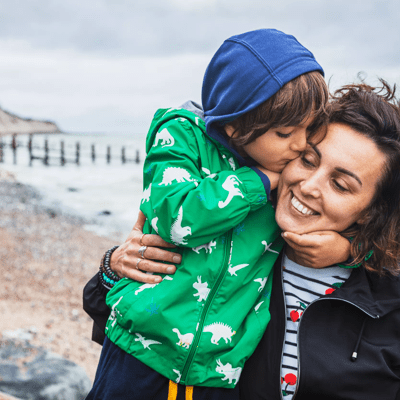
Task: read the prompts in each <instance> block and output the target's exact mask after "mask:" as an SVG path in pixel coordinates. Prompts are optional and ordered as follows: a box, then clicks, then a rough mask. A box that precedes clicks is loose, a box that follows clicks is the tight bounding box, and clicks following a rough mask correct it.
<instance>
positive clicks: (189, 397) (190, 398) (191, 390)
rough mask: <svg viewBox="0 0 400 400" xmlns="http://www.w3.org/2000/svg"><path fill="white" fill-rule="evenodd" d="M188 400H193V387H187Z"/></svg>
mask: <svg viewBox="0 0 400 400" xmlns="http://www.w3.org/2000/svg"><path fill="white" fill-rule="evenodd" d="M186 400H193V386H186Z"/></svg>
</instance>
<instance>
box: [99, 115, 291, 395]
mask: <svg viewBox="0 0 400 400" xmlns="http://www.w3.org/2000/svg"><path fill="white" fill-rule="evenodd" d="M146 150H147V157H146V160H145V164H144V196H143V199H142V201H141V210H142V211H143V212H144V214H145V215H146V217H147V226H145V231H144V232H146V233H158V234H159V235H160V236H161V237H162V238H163V239H164V240H166V241H168V242H171V243H174V244H176V245H177V246H179V250H178V251H179V252H180V254H182V263H181V265H179V266H178V267H177V271H176V273H175V274H174V275H167V276H164V277H163V280H162V281H161V283H159V284H143V283H139V282H134V281H132V280H129V279H126V278H125V279H122V280H121V281H120V282H119V283H118V284H117V285H116V286H115V287H114V288H113V289H112V290H111V291H110V292H109V294H108V296H107V304H108V306H109V307H110V308H111V310H112V311H111V316H110V318H109V320H108V323H107V328H106V334H107V336H108V337H109V338H110V340H111V341H112V342H114V343H115V344H116V345H117V346H119V347H120V348H122V349H123V350H124V351H126V352H127V353H129V354H131V355H133V356H134V357H136V358H137V359H139V360H140V361H141V362H143V363H145V364H146V365H148V366H149V367H151V368H153V369H154V370H156V371H157V372H159V373H160V374H162V375H164V376H166V377H167V378H169V379H170V380H173V381H175V382H179V383H181V384H184V385H197V386H213V387H226V388H232V387H234V386H235V385H236V383H237V382H238V380H239V377H240V373H241V371H242V368H243V364H244V362H245V361H246V360H247V359H248V357H249V356H250V355H251V354H252V353H253V351H254V349H255V348H256V346H257V344H258V342H259V341H260V339H261V337H262V335H263V333H264V331H265V328H266V326H267V324H268V322H269V320H270V313H269V302H270V292H271V285H272V267H273V265H274V262H275V260H276V258H277V257H278V253H279V252H280V251H281V249H282V246H283V240H282V239H281V236H280V230H279V228H278V226H277V224H276V222H275V213H274V210H273V207H272V206H271V204H270V203H269V202H268V201H267V194H266V192H265V187H264V185H263V183H262V181H261V179H260V177H259V176H258V174H257V173H256V172H255V171H254V170H252V169H251V168H249V167H240V168H239V165H238V161H237V159H236V158H235V156H234V155H233V154H232V153H231V152H230V151H229V150H228V149H227V148H226V147H224V146H223V145H221V144H220V143H219V142H218V141H216V140H214V139H212V138H210V137H209V136H208V135H207V134H206V131H205V124H204V121H203V120H202V119H201V118H199V117H198V116H197V115H196V114H194V113H192V112H190V111H187V110H184V109H161V110H158V111H157V113H156V114H155V117H154V119H153V122H152V125H151V127H150V131H149V134H148V137H147V143H146ZM266 356H267V355H266Z"/></svg>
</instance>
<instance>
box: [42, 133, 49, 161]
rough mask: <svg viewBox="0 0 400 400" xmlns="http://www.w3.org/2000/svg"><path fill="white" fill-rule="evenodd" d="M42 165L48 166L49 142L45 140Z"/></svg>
mask: <svg viewBox="0 0 400 400" xmlns="http://www.w3.org/2000/svg"><path fill="white" fill-rule="evenodd" d="M43 164H44V165H49V141H48V140H47V139H46V140H45V141H44V157H43Z"/></svg>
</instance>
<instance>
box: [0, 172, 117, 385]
mask: <svg viewBox="0 0 400 400" xmlns="http://www.w3.org/2000/svg"><path fill="white" fill-rule="evenodd" d="M0 215H1V217H0V243H1V246H0V266H1V272H2V273H1V277H2V279H1V283H0V313H1V315H2V318H0V334H1V335H2V336H3V337H4V338H7V337H13V336H15V335H17V336H21V335H22V336H24V335H25V336H26V337H27V338H29V341H30V342H31V343H32V344H33V345H37V346H42V347H45V348H46V349H48V350H50V351H52V352H54V353H57V354H59V355H61V356H62V357H64V358H66V359H68V360H71V361H73V362H75V363H77V364H78V365H80V366H82V367H83V368H84V369H85V370H86V372H87V374H88V376H89V377H90V378H91V379H92V380H93V379H94V376H95V371H96V366H97V362H98V358H99V355H100V351H101V346H99V345H98V344H96V343H94V342H92V341H91V339H90V338H91V329H92V322H91V319H90V318H89V317H88V316H87V315H86V314H85V312H84V311H83V309H82V290H83V287H84V285H85V283H86V282H87V281H88V280H89V279H90V278H91V277H92V276H93V275H94V274H95V273H96V272H97V270H98V265H99V262H100V259H101V257H102V255H103V253H104V252H105V251H106V250H107V249H108V248H110V247H112V246H113V245H115V244H119V243H117V242H116V241H115V240H112V239H110V238H108V237H100V236H97V235H96V234H95V233H93V232H90V231H88V230H86V229H84V226H85V224H86V223H87V221H85V220H84V219H82V218H81V217H77V216H74V215H70V214H66V213H65V212H63V211H62V210H61V209H57V208H54V207H53V208H49V207H48V206H45V205H43V203H42V201H41V196H40V194H39V192H37V191H36V190H35V189H34V188H33V187H31V186H29V185H23V184H21V183H19V182H18V181H17V180H16V179H15V177H14V176H13V174H12V173H9V172H6V171H4V170H0Z"/></svg>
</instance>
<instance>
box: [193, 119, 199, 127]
mask: <svg viewBox="0 0 400 400" xmlns="http://www.w3.org/2000/svg"><path fill="white" fill-rule="evenodd" d="M199 120H200V118H199V117H194V121H195V122H196V125H197V126H199Z"/></svg>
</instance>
